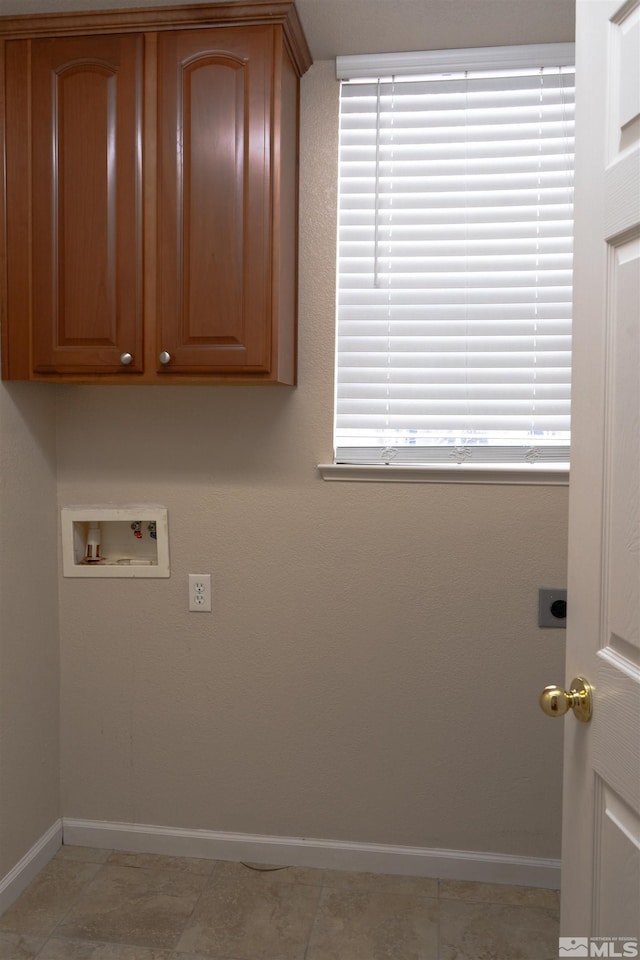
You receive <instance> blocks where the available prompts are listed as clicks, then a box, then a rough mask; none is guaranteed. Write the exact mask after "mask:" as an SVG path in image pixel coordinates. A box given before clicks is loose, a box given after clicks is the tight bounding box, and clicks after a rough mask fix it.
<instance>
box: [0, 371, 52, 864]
mask: <svg viewBox="0 0 640 960" xmlns="http://www.w3.org/2000/svg"><path fill="white" fill-rule="evenodd" d="M34 387H35V389H34ZM56 528H57V518H56V473H55V395H54V394H52V393H51V391H48V390H47V388H46V387H40V386H37V385H34V384H11V385H10V386H7V385H6V384H2V385H0V879H2V877H4V876H5V875H6V874H7V873H8V872H9V870H10V869H11V868H12V867H13V866H14V865H15V864H16V863H17V862H18V861H19V860H20V859H21V858H22V857H23V856H24V854H25V853H26V852H27V850H29V848H30V847H31V846H32V845H33V844H34V843H35V842H36V841H37V840H39V839H40V837H41V836H42V834H43V833H44V832H45V831H46V830H48V829H49V827H51V826H52V824H53V823H54V822H55V821H56V820H57V819H58V817H59V816H60V800H59V772H58V771H59V750H58V739H59V737H58V735H59V654H58V595H57V587H58V584H57V577H56V562H57V555H56V542H57V532H56Z"/></svg>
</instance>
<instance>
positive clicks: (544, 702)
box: [540, 677, 593, 723]
mask: <svg viewBox="0 0 640 960" xmlns="http://www.w3.org/2000/svg"><path fill="white" fill-rule="evenodd" d="M540 706H541V707H542V710H543V712H544V713H546V715H547V716H548V717H563V716H564V715H565V713H567V712H568V711H569V710H573V712H574V714H575V715H576V717H577V718H578V720H580V721H581V722H582V723H588V722H589V720H591V714H592V713H593V697H592V688H591V685H590V684H589V683H587V681H586V680H584V679H583V678H582V677H574V679H573V680H572V681H571V689H570V690H569V693H567V691H566V690H564V689H563V688H562V687H559V686H557V684H555V683H552V684H550V685H549V686H548V687H545V688H544V690H543V691H542V693H541V694H540Z"/></svg>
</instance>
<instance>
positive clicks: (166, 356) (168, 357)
mask: <svg viewBox="0 0 640 960" xmlns="http://www.w3.org/2000/svg"><path fill="white" fill-rule="evenodd" d="M158 359H159V360H160V363H162V364H164V365H165V366H166V364H167V363H169V361H170V360H171V354H170V353H167V351H166V350H163V351H162V353H161V354H160V356H159V358H158Z"/></svg>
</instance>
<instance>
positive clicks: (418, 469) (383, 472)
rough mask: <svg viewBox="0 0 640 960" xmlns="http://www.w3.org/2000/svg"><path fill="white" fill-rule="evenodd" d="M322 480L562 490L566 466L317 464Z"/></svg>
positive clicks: (566, 476) (563, 464) (565, 483)
mask: <svg viewBox="0 0 640 960" xmlns="http://www.w3.org/2000/svg"><path fill="white" fill-rule="evenodd" d="M318 470H319V471H320V476H321V477H322V479H323V480H356V481H373V482H374V483H493V484H506V485H513V484H516V485H517V484H523V485H525V486H553V487H565V486H568V484H569V464H567V463H557V464H544V465H543V464H537V463H536V464H531V465H527V466H514V465H513V464H505V465H501V464H482V465H481V464H473V465H471V464H468V463H462V464H458V465H456V466H440V465H434V466H426V465H424V464H395V463H390V464H349V463H320V464H318Z"/></svg>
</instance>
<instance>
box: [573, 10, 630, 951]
mask: <svg viewBox="0 0 640 960" xmlns="http://www.w3.org/2000/svg"><path fill="white" fill-rule="evenodd" d="M576 59H577V63H576V195H575V196H576V199H575V203H576V246H575V265H574V269H575V308H574V387H573V404H572V420H573V426H572V435H573V437H572V467H571V483H570V524H569V583H568V588H569V589H568V597H569V607H568V611H569V616H568V621H567V627H568V630H567V674H566V677H565V680H566V681H567V682H569V683H570V681H571V679H572V677H574V676H582V677H585V678H586V679H587V680H588V681H589V682H590V683H591V684H592V686H593V688H594V699H593V718H592V720H591V722H590V723H579V722H578V721H577V720H576V719H575V718H574V717H573V716H572V715H571V713H569V714H568V715H567V717H566V718H565V720H564V723H565V725H566V726H565V772H564V813H563V869H562V920H561V927H562V936H563V937H566V938H573V939H575V940H576V943H575V947H574V949H573V952H571V950H570V945H568V944H566V943H565V945H564V947H563V949H562V950H561V951H560V955H561V956H575V957H582V956H608V957H612V956H615V957H618V956H620V957H626V956H638V955H639V954H638V953H637V952H634V951H635V949H636V947H635V945H634V943H633V941H632V940H631V939H629V940H626V941H625V940H623V939H621V938H635V939H636V940H637V941H638V943H640V636H639V626H640V441H639V437H640V0H627V2H626V3H621V2H620V0H577V23H576ZM613 938H618V939H616V940H615V941H614V940H613ZM587 940H588V941H589V943H588V944H587V945H586V946H585V945H584V944H583V943H582V941H587ZM607 940H608V941H610V942H609V943H608V944H607V946H606V947H605V946H604V943H605V941H607ZM585 950H588V952H584V951H585ZM565 951H566V952H565Z"/></svg>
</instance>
